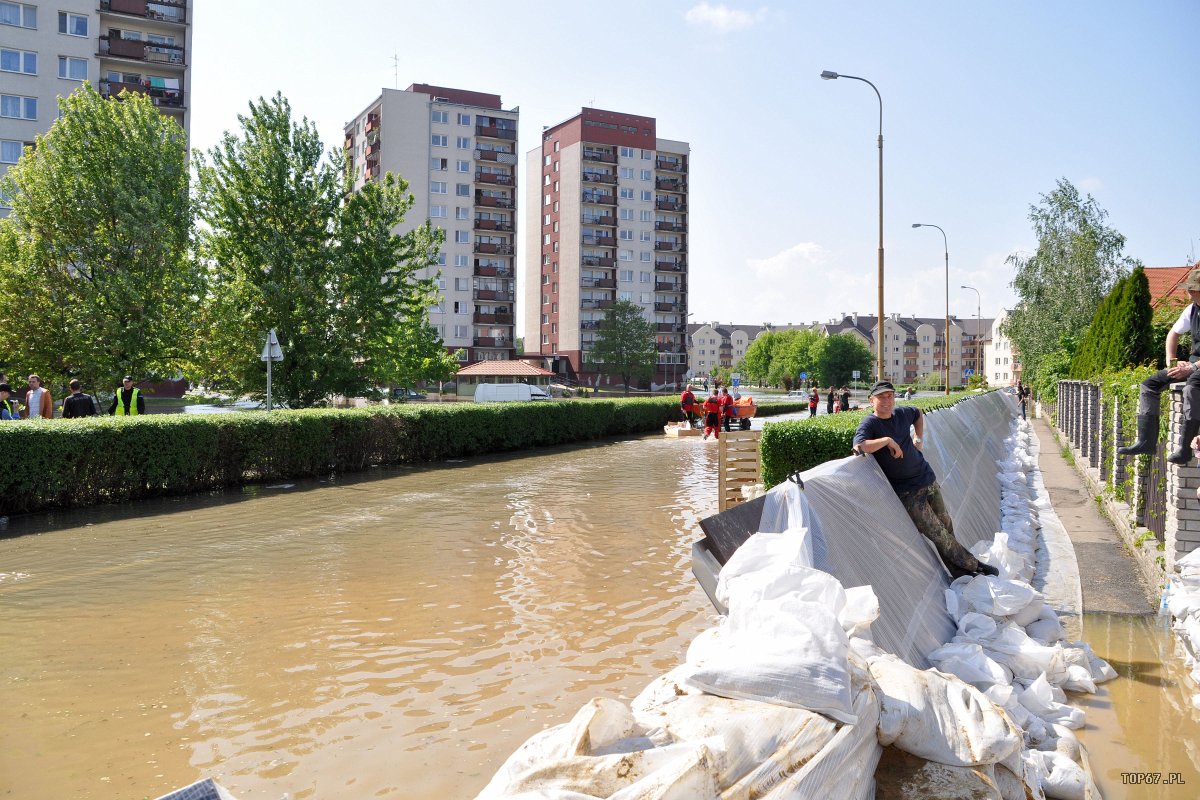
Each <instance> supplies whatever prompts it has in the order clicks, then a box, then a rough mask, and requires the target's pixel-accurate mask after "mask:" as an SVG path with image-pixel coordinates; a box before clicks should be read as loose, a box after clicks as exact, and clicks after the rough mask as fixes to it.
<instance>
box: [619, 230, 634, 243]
mask: <svg viewBox="0 0 1200 800" xmlns="http://www.w3.org/2000/svg"><path fill="white" fill-rule="evenodd" d="M617 236H618V237H620V238H621V239H624V240H626V241H633V231H629V230H620V231H617Z"/></svg>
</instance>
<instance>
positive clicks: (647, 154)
mask: <svg viewBox="0 0 1200 800" xmlns="http://www.w3.org/2000/svg"><path fill="white" fill-rule="evenodd" d="M653 158H654V151H653V150H643V151H642V160H643V161H650V160H651V159H653Z"/></svg>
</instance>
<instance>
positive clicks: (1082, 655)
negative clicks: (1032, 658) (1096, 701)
mask: <svg viewBox="0 0 1200 800" xmlns="http://www.w3.org/2000/svg"><path fill="white" fill-rule="evenodd" d="M1059 649H1061V650H1062V654H1063V660H1064V661H1065V662H1066V665H1067V677H1066V679H1065V680H1063V682H1062V683H1061V684H1060V685H1061V686H1062V688H1063V689H1066V690H1067V691H1069V692H1087V693H1088V694H1095V693H1096V682H1095V681H1094V680H1092V669H1091V664H1090V662H1089V661H1088V654H1087V653H1086V652H1085V651H1084V649H1083V648H1082V647H1071V646H1069V645H1068V646H1066V647H1061V646H1060V648H1059Z"/></svg>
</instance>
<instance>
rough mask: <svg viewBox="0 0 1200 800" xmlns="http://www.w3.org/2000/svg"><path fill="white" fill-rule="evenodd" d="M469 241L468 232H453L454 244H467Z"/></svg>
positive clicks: (469, 235)
mask: <svg viewBox="0 0 1200 800" xmlns="http://www.w3.org/2000/svg"><path fill="white" fill-rule="evenodd" d="M470 241H471V234H470V233H468V232H467V231H455V232H454V243H455V244H468V243H469V242H470Z"/></svg>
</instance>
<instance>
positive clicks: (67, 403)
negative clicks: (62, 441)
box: [62, 378, 96, 419]
mask: <svg viewBox="0 0 1200 800" xmlns="http://www.w3.org/2000/svg"><path fill="white" fill-rule="evenodd" d="M68 385H69V386H70V387H71V395H70V396H69V397H68V398H67V399H66V400H64V401H63V412H62V415H63V419H76V418H78V417H94V416H96V406H95V404H94V403H93V402H92V398H91V397H89V396H88V395H86V394H84V393H83V390H82V387H81V386H80V383H79V381H78V379H75V378H72V379H71V383H70V384H68Z"/></svg>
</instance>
